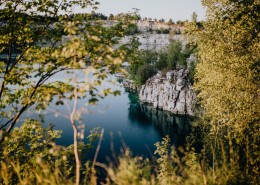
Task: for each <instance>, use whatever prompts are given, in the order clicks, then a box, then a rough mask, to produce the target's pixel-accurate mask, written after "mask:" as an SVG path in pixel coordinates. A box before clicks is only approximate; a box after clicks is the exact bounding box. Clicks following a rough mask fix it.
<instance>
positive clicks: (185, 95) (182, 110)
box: [139, 69, 196, 116]
mask: <svg viewBox="0 0 260 185" xmlns="http://www.w3.org/2000/svg"><path fill="white" fill-rule="evenodd" d="M188 74H189V70H188V69H180V70H173V71H170V72H167V73H166V75H162V74H161V73H160V72H159V73H157V74H156V75H155V76H153V77H152V78H150V79H148V80H147V82H146V83H145V84H144V85H142V88H141V90H140V92H139V99H140V101H142V102H146V103H150V104H152V105H153V107H154V108H156V109H162V110H166V111H170V112H172V113H174V114H180V115H191V116H193V115H194V110H193V104H194V100H195V97H196V94H195V92H194V91H193V90H192V86H191V84H190V82H189V78H188Z"/></svg>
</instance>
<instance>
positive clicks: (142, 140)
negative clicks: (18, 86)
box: [25, 82, 190, 162]
mask: <svg viewBox="0 0 260 185" xmlns="http://www.w3.org/2000/svg"><path fill="white" fill-rule="evenodd" d="M105 85H106V86H107V87H111V88H112V89H114V90H115V89H117V90H121V95H119V96H113V95H109V96H108V97H106V98H104V99H101V100H100V101H99V102H98V103H97V105H95V106H88V107H87V109H88V113H85V114H82V124H83V125H84V126H85V129H84V135H85V139H84V141H85V142H87V139H86V137H87V136H88V135H89V133H90V130H92V129H93V128H96V127H99V128H103V129H104V137H103V140H102V143H101V148H100V151H99V154H98V161H100V162H106V161H108V160H114V159H113V157H112V154H115V155H119V154H121V153H122V151H123V149H124V148H126V147H127V148H130V150H131V151H132V153H133V154H134V155H139V156H145V157H151V156H152V155H153V153H154V151H155V146H154V144H155V143H156V142H158V141H161V140H162V138H163V137H164V136H166V135H169V136H170V137H171V139H172V143H173V144H174V145H175V146H177V147H178V146H183V145H184V141H185V136H187V135H188V133H189V130H190V120H189V118H188V117H185V116H174V115H172V114H170V113H168V112H165V111H161V110H156V109H154V108H153V107H151V106H149V105H146V104H142V103H140V102H139V101H138V95H137V94H136V93H131V92H127V91H126V90H125V89H124V88H123V87H122V85H113V84H111V83H108V82H107V83H106V84H105ZM86 102H87V101H86V100H84V99H83V100H80V101H79V103H78V108H80V107H85V104H86ZM53 110H55V111H58V112H59V113H58V114H56V115H55V113H53ZM30 114H31V115H30ZM64 115H68V113H67V109H66V106H60V105H59V106H56V105H52V106H51V107H50V108H49V109H48V110H47V111H46V112H45V113H44V119H45V125H47V124H48V123H50V122H51V123H54V125H55V129H57V130H62V137H61V138H60V139H58V140H57V143H58V144H61V145H64V146H68V145H71V144H72V143H73V131H72V127H71V125H70V122H69V120H68V119H67V118H65V117H64ZM25 117H31V118H32V117H37V116H36V115H35V113H30V112H29V113H28V114H27V115H26V116H25ZM94 145H95V146H96V145H97V142H96V143H94ZM95 150H96V147H93V149H92V150H91V151H90V152H89V154H88V155H87V157H88V159H90V160H91V159H93V156H94V153H95Z"/></svg>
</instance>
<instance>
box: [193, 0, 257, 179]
mask: <svg viewBox="0 0 260 185" xmlns="http://www.w3.org/2000/svg"><path fill="white" fill-rule="evenodd" d="M203 5H204V6H205V7H206V9H207V20H206V21H205V23H204V25H203V26H204V29H203V30H200V29H197V34H195V35H194V34H192V35H193V37H192V38H193V39H194V40H195V41H196V44H197V45H198V56H199V62H198V64H197V69H196V71H197V73H196V83H195V87H196V89H197V90H198V92H199V93H198V97H199V99H200V100H201V101H200V102H201V105H202V107H203V108H204V111H205V113H204V117H205V118H206V120H208V121H209V122H206V123H207V124H209V125H210V128H211V130H212V132H211V134H213V135H214V136H217V137H221V138H227V135H230V137H231V138H232V139H231V140H232V143H233V145H234V146H237V145H238V146H239V147H238V148H239V149H242V150H241V151H240V153H241V154H242V155H241V156H239V159H240V162H241V160H243V161H244V162H243V165H241V169H242V168H243V169H245V174H248V173H250V171H251V175H252V176H254V175H253V174H255V175H256V176H257V173H259V172H257V167H256V166H257V163H258V162H259V153H258V154H257V152H255V151H256V150H258V151H259V148H258V147H257V146H258V145H259V115H260V104H259V93H260V90H259V85H260V84H259V82H260V81H259V74H260V73H259V64H260V63H259V61H260V57H259V50H260V44H259V24H260V19H259V8H260V2H258V1H253V0H249V1H248V0H241V1H232V0H230V1H229V0H211V1H203ZM194 26H196V24H194ZM193 33H195V32H193ZM230 137H229V138H230ZM229 142H231V141H229ZM257 148H258V149H257ZM231 161H232V160H231ZM213 164H214V162H213Z"/></svg>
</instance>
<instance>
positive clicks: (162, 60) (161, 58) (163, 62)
mask: <svg viewBox="0 0 260 185" xmlns="http://www.w3.org/2000/svg"><path fill="white" fill-rule="evenodd" d="M155 68H156V69H158V70H163V69H166V68H167V53H166V52H165V51H161V52H160V53H159V54H158V61H157V62H156V64H155Z"/></svg>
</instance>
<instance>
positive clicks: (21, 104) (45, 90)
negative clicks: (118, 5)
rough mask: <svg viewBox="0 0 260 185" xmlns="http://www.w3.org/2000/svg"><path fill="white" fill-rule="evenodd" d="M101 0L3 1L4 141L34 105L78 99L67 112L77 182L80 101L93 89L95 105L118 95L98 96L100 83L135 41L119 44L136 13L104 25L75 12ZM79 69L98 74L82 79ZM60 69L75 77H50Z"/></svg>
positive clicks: (0, 85)
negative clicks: (76, 9) (100, 100)
mask: <svg viewBox="0 0 260 185" xmlns="http://www.w3.org/2000/svg"><path fill="white" fill-rule="evenodd" d="M97 4H98V3H97V2H95V1H92V0H91V1H89V0H86V1H81V0H78V1H58V0H54V1H26V0H24V1H9V0H4V1H1V2H0V7H1V10H0V22H1V29H0V53H1V59H0V76H1V81H0V102H1V103H0V115H1V118H2V120H1V123H0V136H1V138H0V140H1V143H2V142H3V141H4V138H5V137H6V135H9V134H10V132H11V131H12V130H13V128H14V127H15V125H16V124H17V122H18V120H19V118H20V117H21V115H22V114H23V113H24V112H26V111H27V110H28V109H29V108H32V106H34V107H35V109H36V111H40V110H44V109H46V108H47V107H48V105H49V104H50V103H51V102H53V101H56V104H63V103H64V101H63V100H64V99H70V100H74V102H73V107H72V108H71V109H68V112H69V120H70V122H71V124H72V127H73V130H74V153H75V160H76V184H79V177H80V174H79V173H80V161H79V155H78V148H77V147H78V125H77V123H78V122H77V121H78V120H79V116H78V115H79V114H78V112H77V100H78V99H79V98H83V97H85V96H86V94H87V93H88V94H89V95H90V96H89V97H88V98H87V100H86V101H89V102H90V103H92V102H95V101H96V100H97V97H98V96H105V95H107V94H109V93H113V92H112V91H111V90H110V89H105V90H104V91H103V93H102V94H100V93H99V94H98V92H97V89H96V86H97V85H100V84H101V81H102V80H103V79H104V78H106V77H107V75H108V74H109V73H114V72H116V71H120V70H121V68H120V67H121V63H122V61H125V60H126V55H127V54H129V53H132V52H130V51H132V49H134V48H135V47H132V45H131V44H125V45H124V46H121V47H115V46H116V45H117V44H118V43H119V41H120V39H121V38H122V37H124V36H125V33H126V28H127V24H128V23H129V21H130V18H131V16H127V15H126V16H125V17H126V18H124V19H122V20H120V21H119V22H118V24H117V25H115V26H111V27H105V26H103V22H102V21H98V18H96V19H95V21H93V19H91V16H73V14H72V10H73V9H74V7H75V6H79V7H81V8H86V7H92V8H93V9H96V8H97ZM61 13H63V15H61ZM129 61H131V59H130V58H129ZM77 71H81V72H82V73H84V74H85V75H86V77H88V76H89V74H91V75H92V76H94V78H93V79H92V80H91V79H88V78H87V80H82V81H79V80H78V79H77V76H76V72H77ZM60 72H63V74H64V76H66V74H67V73H68V74H70V76H69V75H68V79H67V80H66V79H62V80H51V78H52V77H53V76H54V75H56V74H57V73H60ZM71 73H72V74H71ZM71 77H72V78H71ZM115 93H117V92H115Z"/></svg>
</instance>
